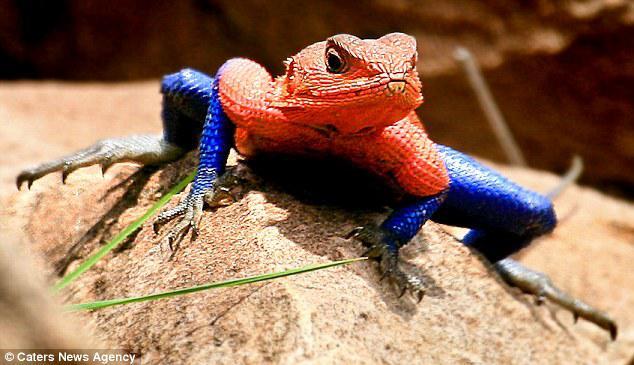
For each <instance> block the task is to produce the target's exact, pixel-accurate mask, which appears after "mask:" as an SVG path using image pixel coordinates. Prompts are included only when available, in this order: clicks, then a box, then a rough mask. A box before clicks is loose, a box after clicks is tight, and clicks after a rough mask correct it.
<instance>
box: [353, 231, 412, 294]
mask: <svg viewBox="0 0 634 365" xmlns="http://www.w3.org/2000/svg"><path fill="white" fill-rule="evenodd" d="M346 238H348V239H349V238H356V239H358V240H359V241H361V242H362V243H363V245H364V246H366V247H368V249H367V250H366V251H365V253H364V254H363V256H367V257H370V258H374V259H377V260H379V266H380V269H381V271H382V275H381V280H383V279H384V278H385V277H386V276H388V277H390V278H391V279H392V280H393V281H394V283H396V285H397V286H398V290H399V298H400V297H402V296H403V294H405V292H406V291H409V292H410V293H412V295H413V296H415V297H416V298H417V300H418V302H420V301H421V300H422V299H423V296H424V295H425V285H424V280H423V279H422V278H421V277H419V276H417V275H414V274H411V273H408V272H405V271H403V270H402V269H401V268H400V267H399V265H398V261H399V260H398V245H397V244H396V239H394V238H392V237H390V234H389V233H388V232H386V231H385V230H383V229H381V228H379V227H376V226H371V225H368V226H364V227H357V228H355V229H354V230H352V232H350V233H349V234H348V235H347V236H346Z"/></svg>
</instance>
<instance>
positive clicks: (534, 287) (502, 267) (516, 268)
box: [494, 258, 617, 340]
mask: <svg viewBox="0 0 634 365" xmlns="http://www.w3.org/2000/svg"><path fill="white" fill-rule="evenodd" d="M494 267H495V270H496V271H497V272H498V273H499V274H500V276H501V277H502V279H504V281H506V282H507V283H508V284H509V285H511V286H515V287H517V288H519V289H521V290H522V291H523V292H525V293H530V294H533V295H535V296H536V297H537V302H538V303H541V302H543V301H544V298H548V299H549V300H551V301H552V302H554V303H557V304H558V305H560V306H561V307H563V308H565V309H567V310H569V311H570V312H572V314H573V316H574V319H575V322H576V321H577V319H578V318H579V317H581V318H584V319H586V320H587V321H590V322H592V323H594V324H596V325H597V326H599V327H601V328H603V329H605V330H606V331H609V332H610V337H611V338H612V340H615V339H616V335H617V326H616V323H615V322H614V320H612V319H611V318H610V317H608V315H607V314H606V313H603V312H601V311H599V310H597V309H595V308H593V307H591V306H590V305H588V304H586V303H584V302H582V301H580V300H578V299H575V298H573V297H571V296H570V295H568V294H567V293H565V292H563V291H562V290H561V289H559V288H557V287H556V286H555V285H553V283H552V281H551V280H550V278H548V276H546V275H545V274H543V273H540V272H537V271H534V270H531V269H529V268H527V267H525V266H523V265H521V264H520V263H519V262H517V261H515V260H512V259H508V258H507V259H504V260H500V261H498V262H496V263H495V264H494Z"/></svg>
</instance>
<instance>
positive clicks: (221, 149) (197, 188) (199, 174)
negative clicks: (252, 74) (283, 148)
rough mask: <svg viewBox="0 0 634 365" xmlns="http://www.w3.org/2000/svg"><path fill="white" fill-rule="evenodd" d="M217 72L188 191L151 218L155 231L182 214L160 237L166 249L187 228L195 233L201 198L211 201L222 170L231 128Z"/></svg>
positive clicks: (228, 149) (228, 145)
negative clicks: (154, 218)
mask: <svg viewBox="0 0 634 365" xmlns="http://www.w3.org/2000/svg"><path fill="white" fill-rule="evenodd" d="M221 73H222V68H221V70H220V71H218V74H217V77H216V78H215V79H214V81H213V84H212V89H211V94H210V95H211V97H210V100H209V109H208V111H207V116H206V117H205V123H204V125H203V131H202V135H201V138H200V146H199V162H198V169H197V171H196V177H195V178H194V182H193V183H192V187H191V189H190V191H189V194H188V195H187V197H186V198H185V199H183V200H182V201H181V202H180V203H179V204H178V205H177V206H176V207H174V208H172V209H169V210H166V211H164V212H162V213H161V214H159V216H158V217H157V218H156V220H155V221H154V230H155V231H158V227H159V226H160V225H162V224H163V223H166V222H168V221H170V220H172V219H174V218H176V217H179V216H182V218H181V220H180V221H179V222H178V223H177V224H176V226H174V227H173V228H171V229H170V230H169V232H168V233H167V235H166V236H165V237H164V241H165V242H166V243H167V244H168V246H169V247H170V248H171V247H172V243H173V242H175V241H179V240H180V239H182V237H183V236H184V235H185V234H186V233H187V232H188V231H189V229H190V228H193V230H194V233H197V232H198V224H199V221H200V218H201V217H202V210H203V205H204V203H205V201H207V202H211V201H213V197H214V195H215V192H216V189H217V188H218V186H219V178H220V177H221V176H222V175H223V173H224V172H225V167H226V163H227V158H228V156H229V151H230V149H231V147H232V146H233V133H234V130H235V127H234V125H233V123H231V121H230V120H229V118H228V117H227V115H226V114H225V112H224V111H223V108H222V104H221V101H220V97H219V95H218V84H219V78H220V74H221Z"/></svg>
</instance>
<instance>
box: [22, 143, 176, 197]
mask: <svg viewBox="0 0 634 365" xmlns="http://www.w3.org/2000/svg"><path fill="white" fill-rule="evenodd" d="M182 154H183V150H182V149H181V148H179V147H177V146H175V145H173V144H171V143H169V142H166V141H164V140H163V138H162V137H161V136H159V135H139V136H129V137H123V138H112V139H104V140H102V141H99V142H97V143H95V144H94V145H92V146H90V147H88V148H86V149H83V150H81V151H78V152H76V153H74V154H71V155H68V156H65V157H62V158H59V159H57V160H53V161H50V162H47V163H43V164H41V165H38V166H36V167H33V168H30V169H26V170H24V171H22V172H21V173H20V174H19V175H18V177H17V179H16V183H17V186H18V189H20V187H21V186H22V183H24V182H25V181H26V182H27V187H28V188H30V187H31V185H32V184H33V181H35V180H37V179H39V178H41V177H42V176H44V175H47V174H49V173H51V172H55V171H62V183H64V182H66V177H68V175H69V174H70V173H71V172H73V171H75V170H77V169H78V168H80V167H85V166H90V165H95V164H99V165H101V171H102V173H105V172H106V170H107V169H108V168H109V167H110V166H112V165H113V164H114V163H117V162H124V161H132V162H138V163H141V164H143V165H153V164H160V163H164V162H169V161H173V160H175V159H177V158H178V157H180V156H181V155H182Z"/></svg>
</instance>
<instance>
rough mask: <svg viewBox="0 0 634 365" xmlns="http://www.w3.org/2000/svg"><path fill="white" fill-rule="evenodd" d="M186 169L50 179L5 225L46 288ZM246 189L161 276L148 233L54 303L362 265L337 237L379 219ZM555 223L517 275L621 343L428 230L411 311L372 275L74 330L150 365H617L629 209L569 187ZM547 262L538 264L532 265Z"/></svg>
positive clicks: (627, 327)
mask: <svg viewBox="0 0 634 365" xmlns="http://www.w3.org/2000/svg"><path fill="white" fill-rule="evenodd" d="M192 167H193V161H192V158H188V159H185V160H182V161H180V162H177V163H174V164H171V165H169V166H167V167H165V168H164V169H161V170H160V171H155V172H146V171H143V170H142V171H138V170H137V168H135V167H132V166H126V165H119V166H116V167H114V168H113V169H112V170H111V171H109V172H108V173H107V174H106V176H105V178H102V177H101V176H100V174H99V172H98V168H86V169H83V170H80V171H78V172H76V173H74V174H72V175H70V176H69V178H68V181H67V185H61V184H60V183H59V179H58V176H54V175H53V176H47V177H45V178H43V179H42V180H39V181H37V182H36V183H35V184H34V185H33V189H32V190H31V191H22V192H16V193H13V194H11V195H9V196H6V197H5V198H4V204H3V207H5V209H4V211H3V217H2V220H1V221H2V222H3V224H6V225H8V226H10V227H13V228H14V229H16V230H17V229H19V230H22V231H23V232H24V236H23V237H22V238H21V243H22V245H24V246H25V248H26V249H28V250H29V252H30V253H31V254H32V255H33V256H34V257H36V258H37V259H38V261H39V264H40V266H41V267H42V268H44V270H45V271H46V272H47V273H48V274H49V277H50V278H51V280H54V275H53V272H54V269H55V264H56V263H59V262H63V261H64V257H65V255H66V253H67V251H68V250H69V249H70V248H71V247H72V246H73V245H74V244H75V243H77V242H82V243H83V247H81V248H80V249H78V250H76V254H77V256H79V257H80V258H85V257H86V256H88V255H89V253H90V252H92V251H94V250H96V249H97V248H98V247H100V245H101V244H103V243H104V241H105V240H107V239H109V238H111V237H112V236H113V235H114V234H116V232H118V231H120V230H122V229H123V228H124V227H125V226H126V225H127V224H129V223H130V222H132V221H133V220H134V219H136V218H137V217H138V216H140V215H141V214H143V212H144V211H145V210H146V209H148V207H149V206H150V205H151V204H152V203H153V202H154V201H155V200H156V199H157V197H158V195H160V194H161V193H163V192H165V191H166V190H167V189H168V188H169V187H170V186H172V185H173V184H175V182H176V181H177V180H179V179H180V178H182V177H183V176H184V174H186V173H187V171H190V170H191V168H192ZM507 172H509V173H510V174H511V175H512V176H514V177H516V178H517V179H518V180H520V181H522V182H524V183H526V184H527V185H531V186H533V187H535V188H540V189H541V190H546V189H544V186H552V185H555V184H556V181H557V178H556V177H555V176H553V175H548V174H544V173H537V172H531V171H527V170H520V169H507ZM253 184H254V187H253V190H251V191H249V192H246V193H245V195H244V196H243V197H242V199H240V200H239V201H238V202H236V203H234V204H232V205H230V206H227V207H221V208H219V209H217V210H216V211H213V212H212V211H207V212H206V213H205V215H204V218H203V221H202V228H201V232H200V235H199V237H198V239H197V240H196V241H194V242H190V241H189V240H188V239H186V240H185V241H184V242H183V243H182V244H181V246H180V248H179V250H178V251H177V253H176V255H175V257H174V259H173V260H171V261H168V260H166V256H167V254H166V252H161V250H160V249H159V246H157V244H156V243H157V241H158V238H157V237H156V236H155V235H154V233H153V232H152V228H151V225H150V224H145V225H144V226H143V227H142V229H141V230H140V231H139V232H138V234H136V235H135V236H134V237H133V238H132V240H131V241H129V242H127V243H125V245H124V249H122V250H119V251H118V252H116V253H114V254H109V255H108V256H107V257H105V258H104V259H102V260H101V261H100V262H99V263H98V264H97V265H96V266H95V267H94V268H93V269H91V270H90V271H88V272H86V273H85V274H83V275H82V276H81V278H80V279H79V280H78V281H77V282H75V283H73V284H72V285H71V286H70V287H69V288H68V289H67V290H64V291H63V293H62V298H63V299H64V301H65V302H67V303H79V302H86V301H93V300H102V299H109V298H117V297H129V296H136V295H141V294H149V293H155V292H160V291H164V290H168V289H173V288H181V287H188V286H193V285H196V284H202V283H207V282H213V281H219V280H224V279H230V278H238V277H244V276H249V275H254V274H259V273H268V272H272V271H280V270H283V269H287V268H293V267H299V266H303V265H306V264H311V263H317V262H324V261H327V260H337V259H342V258H347V257H356V256H358V255H359V254H360V253H361V252H362V247H361V246H360V244H358V243H356V242H352V241H347V240H345V239H343V238H341V237H342V236H344V235H345V233H347V232H348V231H350V230H351V229H352V228H353V227H355V226H357V225H359V224H362V223H366V222H368V221H372V220H376V219H377V217H378V216H380V214H378V213H376V212H368V211H365V212H363V211H355V210H350V209H347V208H341V207H337V206H327V205H311V204H307V203H303V202H301V201H299V200H298V199H296V198H295V197H293V196H291V195H289V194H287V193H285V192H284V191H280V190H279V189H277V188H276V187H275V186H274V185H271V184H270V183H267V182H263V181H259V180H257V179H256V180H255V182H253ZM181 196H182V194H181ZM175 202H176V199H173V201H172V202H171V204H172V205H173V204H174V203H175ZM557 207H558V213H559V215H560V216H561V217H563V223H562V226H561V227H560V229H559V230H557V231H556V233H555V234H553V235H551V236H549V237H547V238H544V239H542V240H540V242H539V243H537V244H536V246H535V247H534V248H531V249H529V250H527V251H526V253H524V260H525V261H527V262H529V263H534V264H535V265H534V267H544V268H549V267H554V272H555V274H556V275H553V278H554V279H555V280H556V281H557V283H558V284H560V285H561V286H562V287H563V288H565V289H566V290H570V291H571V292H572V293H573V294H575V295H577V296H579V297H581V298H583V299H584V300H586V301H588V302H590V303H593V304H595V305H597V306H599V307H601V308H603V309H605V310H607V311H609V312H610V313H612V314H613V315H614V316H615V317H616V319H617V321H618V323H619V325H620V330H621V332H620V338H619V340H618V341H617V342H616V343H611V342H610V341H609V338H608V335H607V334H606V333H605V332H604V331H602V330H599V329H597V328H595V327H594V326H592V325H591V324H588V323H581V324H579V325H577V326H573V325H572V318H571V315H570V314H569V313H565V312H560V313H558V314H557V315H555V316H551V315H549V310H553V309H555V310H556V307H553V306H551V305H546V306H543V307H536V306H535V305H534V304H533V303H532V299H531V298H528V297H524V296H522V295H519V294H517V293H515V292H514V291H513V290H510V289H508V288H506V287H505V286H504V285H503V284H502V283H500V282H499V280H498V279H497V278H496V276H495V275H494V274H493V273H491V272H490V270H489V269H487V267H486V265H485V264H484V263H483V262H481V261H480V259H479V258H478V257H477V256H476V255H474V254H472V253H471V252H469V250H468V249H466V248H465V247H464V246H462V245H461V244H460V243H459V242H457V241H456V239H455V238H454V237H453V236H452V235H450V234H449V233H448V232H447V231H446V228H444V227H442V226H439V225H436V224H433V223H430V224H428V225H426V227H425V229H424V230H423V232H422V234H420V235H419V236H417V238H416V239H415V240H414V242H413V243H412V244H410V245H409V246H408V247H407V249H406V252H405V254H404V256H405V258H406V259H407V260H408V261H409V263H411V264H412V265H415V267H416V268H417V269H418V270H421V271H422V272H423V273H424V274H425V275H426V277H427V281H428V286H429V290H428V293H427V296H426V297H425V298H424V299H423V301H422V302H421V303H420V304H416V302H415V300H413V299H412V298H409V297H407V296H406V297H404V298H402V299H398V298H397V296H396V294H395V292H394V290H393V287H391V285H390V284H389V283H388V282H386V281H384V282H380V281H379V274H378V272H377V267H376V266H377V265H376V264H375V263H371V262H367V263H359V264H354V265H350V266H346V267H339V268H332V269H328V270H323V271H318V272H313V273H308V274H304V275H299V276H293V277H289V278H284V279H280V280H274V281H271V282H266V283H262V284H253V285H248V286H241V287H236V288H229V289H220V290H214V291H208V292H203V293H197V294H191V295H187V296H182V297H178V298H175V299H167V300H160V301H153V302H145V303H137V304H131V305H126V306H117V307H111V308H106V309H103V310H98V311H94V312H83V313H76V314H74V316H76V317H75V318H76V319H77V321H79V322H80V323H81V322H94V323H95V327H96V329H94V332H93V336H94V337H96V338H98V339H100V340H102V341H104V343H106V344H108V345H109V346H111V347H112V348H123V349H125V350H128V351H133V352H135V353H139V354H141V356H142V359H143V361H147V363H164V362H169V363H200V362H211V363H301V362H311V363H312V362H316V363H360V362H364V363H385V362H387V363H614V362H616V361H621V362H622V361H624V359H626V357H627V356H628V355H629V353H628V351H630V352H631V349H632V343H633V339H634V332H633V330H632V328H633V326H632V323H633V321H632V319H633V314H632V313H631V310H630V309H631V308H632V304H633V303H634V297H633V295H632V293H633V291H632V290H631V289H632V287H631V285H632V282H634V281H633V279H634V278H633V273H632V272H631V270H628V269H627V268H628V267H629V266H630V265H629V263H631V259H632V257H634V252H632V245H631V238H632V233H631V229H632V227H631V222H632V217H633V216H634V209H633V207H632V206H631V205H628V204H625V203H622V202H618V201H614V200H612V199H610V198H608V197H605V196H603V195H601V194H599V193H596V192H594V191H592V190H590V189H585V188H578V187H574V188H571V189H570V190H569V191H568V192H566V194H565V195H564V196H563V197H562V199H561V202H558V204H557ZM589 222H592V224H589ZM580 232H581V233H582V234H580ZM545 250H548V252H542V255H543V257H542V256H540V257H542V258H541V260H540V259H539V258H536V257H534V256H535V255H536V252H537V251H545ZM79 261H80V260H76V261H73V262H72V263H71V265H70V267H69V269H71V270H72V269H73V268H75V267H76V266H77V265H78V263H79ZM589 263H592V264H591V265H588V264H589ZM562 266H565V268H562ZM547 272H550V271H547ZM557 272H558V273H557ZM604 295H605V296H604ZM144 363H146V362H144Z"/></svg>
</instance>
